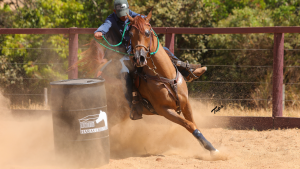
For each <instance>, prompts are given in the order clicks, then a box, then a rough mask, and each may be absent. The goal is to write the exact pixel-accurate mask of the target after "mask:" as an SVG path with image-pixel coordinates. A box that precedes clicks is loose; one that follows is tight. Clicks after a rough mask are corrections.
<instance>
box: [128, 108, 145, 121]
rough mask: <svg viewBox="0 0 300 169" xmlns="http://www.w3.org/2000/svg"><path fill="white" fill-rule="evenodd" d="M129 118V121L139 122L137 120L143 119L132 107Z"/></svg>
mask: <svg viewBox="0 0 300 169" xmlns="http://www.w3.org/2000/svg"><path fill="white" fill-rule="evenodd" d="M129 117H130V119H131V120H139V119H142V118H143V116H142V115H141V114H139V113H138V111H137V110H136V109H135V108H134V107H131V110H130V115H129Z"/></svg>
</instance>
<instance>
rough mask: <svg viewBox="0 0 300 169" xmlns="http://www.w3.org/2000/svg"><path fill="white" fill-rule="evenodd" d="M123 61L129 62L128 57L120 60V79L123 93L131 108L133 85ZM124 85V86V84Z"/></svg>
mask: <svg viewBox="0 0 300 169" xmlns="http://www.w3.org/2000/svg"><path fill="white" fill-rule="evenodd" d="M124 60H130V59H129V57H128V56H126V55H125V56H123V57H122V58H121V59H120V62H121V64H122V69H121V72H120V73H121V79H122V82H123V85H122V87H123V92H124V94H125V98H126V100H127V102H128V104H129V106H130V107H131V105H132V85H133V81H132V78H131V76H130V75H129V69H128V68H127V67H126V66H125V64H124ZM124 83H125V84H124Z"/></svg>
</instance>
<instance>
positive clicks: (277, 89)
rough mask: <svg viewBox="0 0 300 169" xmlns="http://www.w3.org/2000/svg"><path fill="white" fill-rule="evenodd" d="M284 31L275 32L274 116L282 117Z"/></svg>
mask: <svg viewBox="0 0 300 169" xmlns="http://www.w3.org/2000/svg"><path fill="white" fill-rule="evenodd" d="M283 57H284V33H274V48H273V96H272V104H273V105H272V106H273V109H272V116H273V117H282V88H283Z"/></svg>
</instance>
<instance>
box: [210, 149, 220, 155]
mask: <svg viewBox="0 0 300 169" xmlns="http://www.w3.org/2000/svg"><path fill="white" fill-rule="evenodd" d="M218 154H220V151H219V150H217V149H216V150H214V151H210V156H212V157H214V156H217V155H218Z"/></svg>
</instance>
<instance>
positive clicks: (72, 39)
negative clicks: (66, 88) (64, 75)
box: [68, 27, 78, 79]
mask: <svg viewBox="0 0 300 169" xmlns="http://www.w3.org/2000/svg"><path fill="white" fill-rule="evenodd" d="M75 29H77V28H76V27H72V28H70V29H69V30H70V31H69V57H68V60H69V67H70V66H73V65H74V64H75V63H76V62H77V60H78V58H77V54H78V34H75V33H74V32H75V31H74V30H75ZM77 78H78V68H77V66H76V67H75V68H74V69H72V70H69V72H68V79H77Z"/></svg>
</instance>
